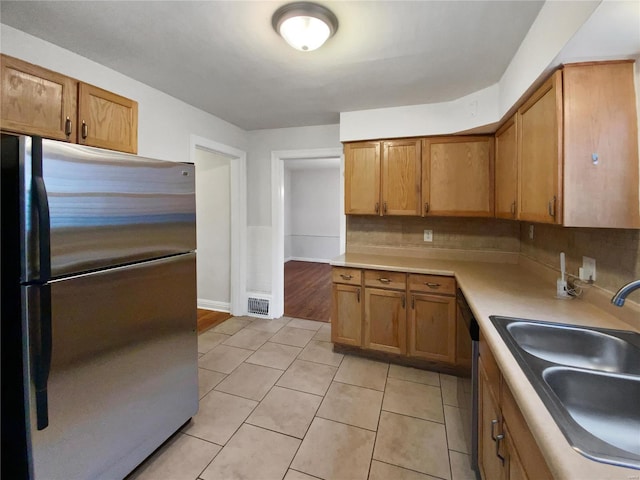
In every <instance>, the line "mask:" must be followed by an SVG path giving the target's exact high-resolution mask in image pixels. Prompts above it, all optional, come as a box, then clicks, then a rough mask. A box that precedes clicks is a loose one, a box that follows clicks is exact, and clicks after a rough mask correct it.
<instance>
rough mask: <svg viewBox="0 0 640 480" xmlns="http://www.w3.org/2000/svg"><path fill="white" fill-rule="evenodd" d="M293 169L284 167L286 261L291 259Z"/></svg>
mask: <svg viewBox="0 0 640 480" xmlns="http://www.w3.org/2000/svg"><path fill="white" fill-rule="evenodd" d="M291 255H292V254H291V170H289V169H288V168H286V166H285V169H284V261H285V262H286V261H289V260H290V259H291Z"/></svg>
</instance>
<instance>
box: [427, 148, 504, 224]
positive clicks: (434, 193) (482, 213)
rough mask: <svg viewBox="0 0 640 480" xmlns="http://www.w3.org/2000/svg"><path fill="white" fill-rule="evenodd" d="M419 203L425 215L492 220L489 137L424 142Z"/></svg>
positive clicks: (492, 200) (491, 169) (491, 151)
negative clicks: (422, 206)
mask: <svg viewBox="0 0 640 480" xmlns="http://www.w3.org/2000/svg"><path fill="white" fill-rule="evenodd" d="M422 201H423V203H424V204H425V207H424V211H425V214H426V215H447V216H466V217H491V216H493V211H494V208H493V202H494V190H493V137H488V136H486V137H485V136H482V137H465V136H458V137H442V138H427V139H424V140H423V145H422Z"/></svg>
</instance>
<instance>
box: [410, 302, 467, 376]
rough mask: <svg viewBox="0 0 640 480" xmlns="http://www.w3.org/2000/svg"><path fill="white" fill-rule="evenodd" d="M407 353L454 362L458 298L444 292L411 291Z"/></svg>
mask: <svg viewBox="0 0 640 480" xmlns="http://www.w3.org/2000/svg"><path fill="white" fill-rule="evenodd" d="M408 327H409V340H408V343H409V346H408V354H409V355H410V356H413V357H419V358H424V359H426V360H436V361H439V362H445V363H450V364H454V363H455V359H456V352H455V349H456V300H455V298H454V297H448V296H444V295H426V294H415V293H412V294H411V310H410V314H409V322H408Z"/></svg>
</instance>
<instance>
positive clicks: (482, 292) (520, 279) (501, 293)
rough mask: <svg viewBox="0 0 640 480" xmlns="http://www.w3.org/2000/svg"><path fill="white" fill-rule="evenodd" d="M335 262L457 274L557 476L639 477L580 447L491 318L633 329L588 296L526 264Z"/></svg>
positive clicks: (379, 258)
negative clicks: (559, 290)
mask: <svg viewBox="0 0 640 480" xmlns="http://www.w3.org/2000/svg"><path fill="white" fill-rule="evenodd" d="M331 265H333V266H344V267H355V268H367V269H376V270H391V271H402V272H409V273H426V274H432V275H447V276H455V278H456V280H457V283H458V286H459V287H460V288H461V289H462V291H463V293H464V295H465V298H466V299H467V302H468V304H469V306H470V307H471V309H472V310H473V313H474V314H475V316H476V319H477V321H478V324H479V325H480V329H481V331H482V333H483V335H484V337H485V338H486V340H487V343H488V344H489V346H490V347H491V350H492V352H493V354H494V356H495V358H496V361H497V362H498V364H499V366H500V369H501V371H502V374H503V377H504V379H505V381H506V382H507V384H508V385H509V388H510V389H511V391H512V392H513V395H514V397H515V398H516V401H517V402H518V405H519V406H520V410H521V411H522V414H523V415H524V417H525V419H526V420H527V423H528V425H529V428H530V429H531V432H532V434H533V436H534V437H535V438H536V440H537V442H538V445H539V447H540V450H541V451H542V453H543V455H544V457H545V459H546V461H547V464H548V465H549V469H550V470H551V472H552V473H553V475H554V477H555V478H557V479H563V480H575V479H581V480H587V479H594V480H596V479H597V480H637V479H640V471H639V470H633V469H629V468H622V467H616V466H612V465H607V464H604V463H600V462H596V461H593V460H590V459H588V458H586V457H584V456H582V455H580V454H579V453H577V452H576V451H575V450H574V449H573V448H572V447H571V446H570V445H569V443H568V442H567V440H566V438H565V437H564V435H563V434H562V432H561V431H560V429H559V428H558V426H557V425H556V423H555V421H554V420H553V419H552V417H551V415H550V414H549V412H548V410H547V408H546V407H545V406H544V404H543V403H542V400H541V399H540V397H538V394H537V393H536V391H535V390H534V388H533V386H532V385H531V383H530V382H529V380H528V379H527V377H526V376H525V374H524V372H523V371H522V370H521V369H520V366H519V365H518V363H517V362H516V360H515V358H514V357H513V356H512V354H511V352H510V351H509V349H508V347H507V346H506V345H505V344H504V342H503V341H502V338H501V337H500V334H499V333H498V332H497V331H496V329H495V328H494V327H493V324H492V323H491V321H490V320H489V316H490V315H502V316H506V317H519V318H528V319H532V320H542V321H552V322H560V323H568V324H574V325H583V326H593V327H603V328H615V329H621V330H633V327H632V326H631V325H629V324H628V323H625V322H623V321H621V320H619V319H618V318H616V317H614V316H612V315H610V314H609V313H606V312H604V311H603V310H600V309H599V308H597V307H595V306H594V305H592V304H591V303H588V302H586V301H584V300H580V299H573V300H560V299H557V298H555V292H556V285H555V283H554V282H548V281H545V280H544V279H543V278H542V277H541V276H537V275H535V274H533V273H532V272H531V271H530V270H527V269H526V268H525V267H524V266H522V265H519V264H509V263H489V262H479V261H456V260H439V259H426V258H410V257H400V256H398V257H395V256H387V255H368V254H350V253H347V254H345V255H341V256H340V257H338V258H336V259H334V260H333V261H332V262H331Z"/></svg>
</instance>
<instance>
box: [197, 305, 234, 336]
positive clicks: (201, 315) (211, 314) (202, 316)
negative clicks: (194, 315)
mask: <svg viewBox="0 0 640 480" xmlns="http://www.w3.org/2000/svg"><path fill="white" fill-rule="evenodd" d="M228 318H231V314H230V313H226V312H215V311H213V310H204V309H202V308H199V309H198V333H202V332H204V331H205V330H209V329H210V328H211V327H215V326H216V325H218V324H220V323H222V322H224V321H225V320H227V319H228Z"/></svg>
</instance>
